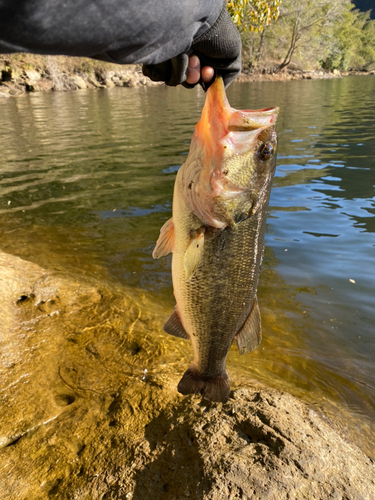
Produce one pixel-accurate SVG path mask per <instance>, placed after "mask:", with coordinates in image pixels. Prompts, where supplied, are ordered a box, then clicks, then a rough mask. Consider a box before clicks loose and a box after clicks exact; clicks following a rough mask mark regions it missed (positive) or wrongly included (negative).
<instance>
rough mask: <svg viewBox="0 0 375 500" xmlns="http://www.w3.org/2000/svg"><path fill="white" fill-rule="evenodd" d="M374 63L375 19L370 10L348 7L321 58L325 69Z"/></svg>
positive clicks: (356, 67)
mask: <svg viewBox="0 0 375 500" xmlns="http://www.w3.org/2000/svg"><path fill="white" fill-rule="evenodd" d="M374 63H375V20H372V19H371V18H370V12H360V11H359V10H357V9H354V5H353V4H350V8H349V9H348V10H347V11H346V12H345V15H344V17H343V20H342V22H340V23H338V24H337V25H336V26H335V27H334V30H333V32H332V43H331V44H330V47H329V50H328V51H327V56H326V58H324V59H323V60H322V66H323V67H324V68H326V69H341V70H348V69H352V70H358V69H366V67H369V66H370V65H371V64H374Z"/></svg>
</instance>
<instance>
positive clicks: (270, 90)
mask: <svg viewBox="0 0 375 500" xmlns="http://www.w3.org/2000/svg"><path fill="white" fill-rule="evenodd" d="M374 95H375V78H373V77H352V78H345V79H340V80H329V81H326V80H324V81H323V80H322V81H293V82H275V83H270V82H262V83H248V84H245V83H243V84H233V85H232V86H231V88H230V89H229V91H228V98H229V100H230V103H231V105H232V106H233V107H236V108H242V109H257V108H264V107H270V106H274V105H277V106H279V107H280V109H281V112H280V116H279V120H278V132H279V140H280V146H279V151H278V167H277V173H276V178H275V180H274V184H273V190H272V195H271V202H270V209H269V219H268V229H267V235H266V245H267V247H266V253H265V262H264V265H263V271H262V275H261V282H260V287H259V302H260V308H261V312H262V318H263V342H262V344H261V346H260V347H259V348H258V350H257V351H256V352H255V353H253V354H251V355H246V356H243V357H242V358H239V357H238V354H237V352H236V351H235V349H233V350H232V351H231V353H230V355H229V363H228V371H229V375H230V376H231V378H232V379H233V380H234V383H233V386H236V385H237V386H238V385H240V384H245V383H246V379H247V378H249V379H251V378H252V379H254V378H255V379H257V380H260V381H262V382H265V383H267V384H268V385H272V386H274V387H276V388H278V389H284V390H287V391H289V392H291V393H292V394H295V395H297V396H299V397H302V398H303V399H305V400H306V401H308V402H309V403H312V404H314V405H316V406H317V407H319V408H322V409H323V410H325V411H326V412H327V413H328V414H331V415H334V413H335V411H336V408H337V409H338V410H339V411H340V412H341V413H342V416H343V417H344V418H347V419H348V427H350V428H352V429H353V428H356V429H357V436H359V437H358V440H359V441H358V442H359V444H360V445H361V446H363V447H364V449H365V450H366V451H369V449H370V447H371V445H369V443H368V439H369V438H370V439H371V436H372V439H373V436H374V435H375V424H374V421H375V333H374V322H375V307H374V302H375V301H374V295H375V266H374V257H375V202H374V184H375V165H374V158H375V118H374V116H375V104H374V101H373V96H374ZM203 102H204V94H203V92H201V91H199V90H198V91H187V90H185V89H169V88H166V87H158V88H141V89H113V90H111V91H77V92H70V93H59V94H58V93H48V94H34V95H28V96H27V97H23V98H18V99H8V100H2V101H1V100H0V116H1V120H0V137H1V146H0V148H1V157H0V158H1V160H0V224H1V228H2V237H1V242H0V249H1V250H3V251H6V252H9V253H12V254H14V255H19V256H21V257H23V258H25V259H28V260H31V261H33V262H36V263H38V264H40V265H42V266H44V267H45V268H48V269H57V270H59V271H63V272H69V273H75V274H77V275H82V274H85V275H94V276H95V277H98V278H99V279H101V280H104V281H106V282H116V281H117V282H120V283H122V284H126V285H127V286H131V287H134V288H141V289H143V290H145V291H146V292H147V293H148V294H149V295H150V296H151V297H152V298H153V300H154V301H155V303H159V304H160V311H161V314H163V315H164V314H165V315H166V314H168V311H169V310H170V309H171V308H172V306H173V305H174V301H173V294H172V287H171V277H170V259H168V258H165V259H160V260H159V261H154V260H153V259H152V257H151V252H152V249H153V246H154V243H155V241H156V238H157V236H158V233H159V229H160V227H161V225H162V224H163V223H164V222H165V220H167V219H168V218H169V217H170V214H171V201H172V190H173V183H174V179H175V174H176V171H177V169H178V167H179V166H180V165H181V163H182V162H183V161H184V159H185V157H186V154H187V152H188V148H189V143H190V138H191V135H192V131H193V127H194V124H195V123H196V122H197V120H198V118H199V115H200V111H201V109H202V105H203ZM361 435H363V436H364V438H363V441H362V442H361V438H360V436H361Z"/></svg>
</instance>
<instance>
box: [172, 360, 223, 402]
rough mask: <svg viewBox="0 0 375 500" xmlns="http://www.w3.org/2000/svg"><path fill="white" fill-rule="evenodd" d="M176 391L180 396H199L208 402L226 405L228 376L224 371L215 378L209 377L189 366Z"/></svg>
mask: <svg viewBox="0 0 375 500" xmlns="http://www.w3.org/2000/svg"><path fill="white" fill-rule="evenodd" d="M177 390H178V392H180V393H181V394H201V395H202V397H203V398H205V399H208V400H209V401H215V402H219V403H226V402H227V401H228V399H229V393H230V386H229V378H228V374H227V372H226V371H225V370H224V371H223V373H221V374H220V375H218V376H216V377H209V376H207V375H203V374H201V373H200V372H199V370H198V369H197V368H196V367H195V366H194V365H191V366H190V367H189V368H188V369H187V370H186V372H185V373H184V376H183V377H182V379H181V380H180V383H179V384H178V386H177Z"/></svg>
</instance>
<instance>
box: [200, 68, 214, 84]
mask: <svg viewBox="0 0 375 500" xmlns="http://www.w3.org/2000/svg"><path fill="white" fill-rule="evenodd" d="M214 76H215V70H214V68H211V66H203V68H202V80H203V81H204V83H210V81H211V80H212V79H213V78H214Z"/></svg>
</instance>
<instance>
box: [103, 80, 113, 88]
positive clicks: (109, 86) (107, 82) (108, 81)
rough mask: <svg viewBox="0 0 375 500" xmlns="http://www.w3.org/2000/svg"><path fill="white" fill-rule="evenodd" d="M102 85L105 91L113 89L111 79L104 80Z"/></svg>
mask: <svg viewBox="0 0 375 500" xmlns="http://www.w3.org/2000/svg"><path fill="white" fill-rule="evenodd" d="M104 84H105V86H106V87H107V89H113V88H114V87H115V84H114V82H113V81H112V80H111V79H109V78H106V79H105V80H104Z"/></svg>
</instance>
